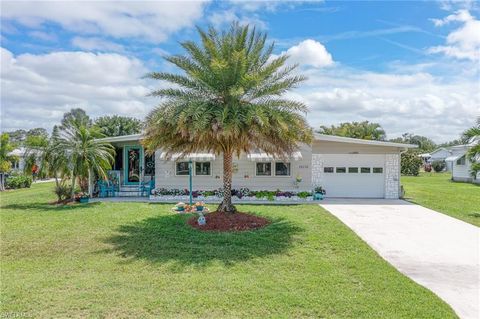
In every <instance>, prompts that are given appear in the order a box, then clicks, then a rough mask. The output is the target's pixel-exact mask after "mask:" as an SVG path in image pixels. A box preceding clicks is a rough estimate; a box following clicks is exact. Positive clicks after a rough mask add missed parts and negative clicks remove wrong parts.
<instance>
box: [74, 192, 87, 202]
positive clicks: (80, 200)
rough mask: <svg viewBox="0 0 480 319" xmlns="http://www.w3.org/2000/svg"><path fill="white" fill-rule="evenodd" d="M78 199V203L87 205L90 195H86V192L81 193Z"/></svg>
mask: <svg viewBox="0 0 480 319" xmlns="http://www.w3.org/2000/svg"><path fill="white" fill-rule="evenodd" d="M77 196H78V197H77V198H78V201H79V202H80V203H82V204H86V203H88V201H89V199H90V196H89V195H88V193H84V192H81V193H79V194H78V195H77Z"/></svg>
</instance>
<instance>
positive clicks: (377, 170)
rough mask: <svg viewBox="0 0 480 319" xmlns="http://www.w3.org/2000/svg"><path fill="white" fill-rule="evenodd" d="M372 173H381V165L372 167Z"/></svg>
mask: <svg viewBox="0 0 480 319" xmlns="http://www.w3.org/2000/svg"><path fill="white" fill-rule="evenodd" d="M373 173H374V174H382V173H383V167H374V168H373Z"/></svg>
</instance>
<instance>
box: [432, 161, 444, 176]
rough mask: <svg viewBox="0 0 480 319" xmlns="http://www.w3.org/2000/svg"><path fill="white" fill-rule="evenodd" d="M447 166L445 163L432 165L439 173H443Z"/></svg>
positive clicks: (438, 162) (439, 162)
mask: <svg viewBox="0 0 480 319" xmlns="http://www.w3.org/2000/svg"><path fill="white" fill-rule="evenodd" d="M445 166H446V164H445V161H434V162H433V163H432V167H433V170H434V171H435V172H437V173H438V172H441V171H443V170H444V169H445Z"/></svg>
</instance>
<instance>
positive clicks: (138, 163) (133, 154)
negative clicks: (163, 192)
mask: <svg viewBox="0 0 480 319" xmlns="http://www.w3.org/2000/svg"><path fill="white" fill-rule="evenodd" d="M123 158H124V164H125V165H124V179H123V180H124V183H125V184H127V185H132V184H138V183H139V182H140V180H141V179H142V175H143V174H142V170H143V165H142V163H143V149H142V147H141V146H125V148H124V156H123Z"/></svg>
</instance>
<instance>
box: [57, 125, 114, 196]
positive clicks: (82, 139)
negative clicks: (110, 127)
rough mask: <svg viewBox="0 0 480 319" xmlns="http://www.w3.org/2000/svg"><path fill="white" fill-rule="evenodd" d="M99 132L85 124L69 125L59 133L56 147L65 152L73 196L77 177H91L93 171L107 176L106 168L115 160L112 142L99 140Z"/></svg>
mask: <svg viewBox="0 0 480 319" xmlns="http://www.w3.org/2000/svg"><path fill="white" fill-rule="evenodd" d="M97 137H99V135H98V133H97V132H96V131H95V130H94V129H92V128H87V127H85V126H76V125H72V126H68V127H65V128H64V129H62V130H61V131H60V133H59V137H58V140H57V142H56V146H55V149H56V150H57V151H58V152H61V153H63V154H64V156H65V158H66V159H67V162H68V165H67V166H68V170H69V172H70V177H71V181H72V185H71V187H72V190H71V198H72V199H73V198H74V195H75V180H76V178H84V179H85V178H88V179H89V180H90V179H91V175H92V173H95V174H97V175H98V176H100V177H101V178H104V179H105V178H106V177H107V174H106V170H108V169H109V168H110V167H111V163H112V162H113V161H114V153H115V149H114V148H113V146H112V145H111V144H110V143H107V142H102V141H98V140H97V139H96V138H97Z"/></svg>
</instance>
